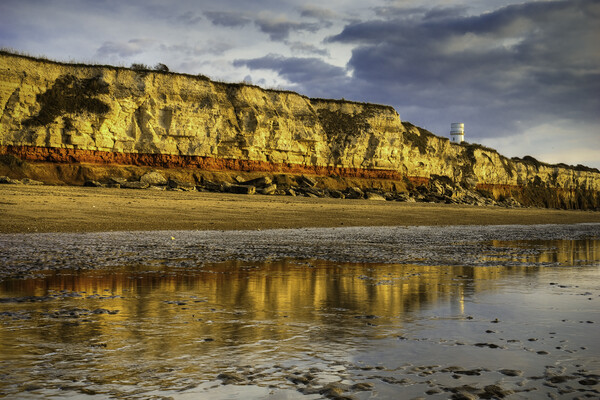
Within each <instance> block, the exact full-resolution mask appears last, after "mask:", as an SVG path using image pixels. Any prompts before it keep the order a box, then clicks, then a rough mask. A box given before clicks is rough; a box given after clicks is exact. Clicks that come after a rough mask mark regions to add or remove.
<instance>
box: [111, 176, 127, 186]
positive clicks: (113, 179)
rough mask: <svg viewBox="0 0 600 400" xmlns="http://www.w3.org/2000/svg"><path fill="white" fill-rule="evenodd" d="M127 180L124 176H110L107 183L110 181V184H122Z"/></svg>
mask: <svg viewBox="0 0 600 400" xmlns="http://www.w3.org/2000/svg"><path fill="white" fill-rule="evenodd" d="M126 182H127V179H125V178H119V177H116V176H114V177H111V178H109V179H108V183H112V184H116V185H123V184H124V183H126Z"/></svg>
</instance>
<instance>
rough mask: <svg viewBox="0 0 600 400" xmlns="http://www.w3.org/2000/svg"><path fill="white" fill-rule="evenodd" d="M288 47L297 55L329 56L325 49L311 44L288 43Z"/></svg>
mask: <svg viewBox="0 0 600 400" xmlns="http://www.w3.org/2000/svg"><path fill="white" fill-rule="evenodd" d="M286 45H288V46H289V48H290V50H292V51H293V52H296V53H304V54H318V55H321V56H328V55H329V52H328V51H327V49H323V48H320V47H317V46H315V45H312V44H310V43H302V42H286Z"/></svg>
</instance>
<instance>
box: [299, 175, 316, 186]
mask: <svg viewBox="0 0 600 400" xmlns="http://www.w3.org/2000/svg"><path fill="white" fill-rule="evenodd" d="M299 181H300V184H301V185H305V186H308V187H315V186H316V184H317V182H316V181H315V180H314V179H311V178H309V177H308V176H305V175H302V176H301V177H300V179H299Z"/></svg>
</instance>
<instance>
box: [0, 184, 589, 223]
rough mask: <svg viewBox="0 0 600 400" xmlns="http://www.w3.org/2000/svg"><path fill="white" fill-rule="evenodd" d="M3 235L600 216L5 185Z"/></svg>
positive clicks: (0, 210) (0, 213)
mask: <svg viewBox="0 0 600 400" xmlns="http://www.w3.org/2000/svg"><path fill="white" fill-rule="evenodd" d="M0 217H1V218H0V233H17V232H102V231H132V230H135V231H149V230H247V229H271V228H302V227H339V226H419V225H430V226H432V225H433V226H436V225H440V226H441V225H512V224H521V225H530V224H574V223H585V222H600V212H591V211H565V210H550V209H534V208H519V209H507V208H502V207H477V206H460V205H446V204H426V203H400V202H384V201H372V200H348V199H344V200H341V199H329V198H327V199H316V198H306V197H290V196H285V197H284V196H262V195H251V196H248V195H234V194H223V193H207V192H202V193H198V192H172V191H154V190H127V189H104V188H86V187H72V186H71V187H64V186H22V185H2V186H0Z"/></svg>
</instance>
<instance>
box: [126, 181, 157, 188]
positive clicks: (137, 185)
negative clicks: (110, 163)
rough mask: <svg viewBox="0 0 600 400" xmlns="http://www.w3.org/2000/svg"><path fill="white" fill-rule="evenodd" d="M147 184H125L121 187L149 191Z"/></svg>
mask: <svg viewBox="0 0 600 400" xmlns="http://www.w3.org/2000/svg"><path fill="white" fill-rule="evenodd" d="M148 186H150V185H148V184H147V183H145V182H125V183H123V184H122V185H121V188H123V189H147V188H148Z"/></svg>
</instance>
